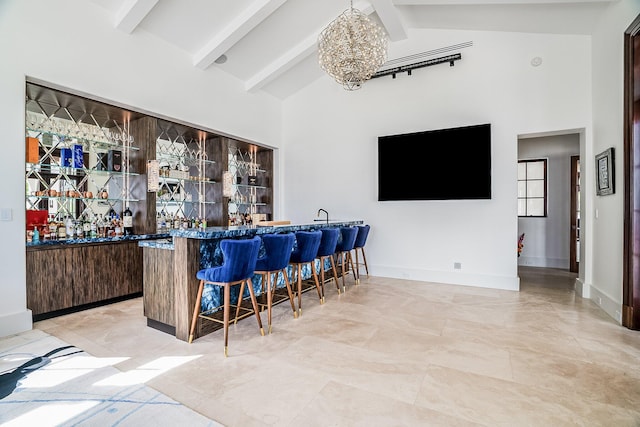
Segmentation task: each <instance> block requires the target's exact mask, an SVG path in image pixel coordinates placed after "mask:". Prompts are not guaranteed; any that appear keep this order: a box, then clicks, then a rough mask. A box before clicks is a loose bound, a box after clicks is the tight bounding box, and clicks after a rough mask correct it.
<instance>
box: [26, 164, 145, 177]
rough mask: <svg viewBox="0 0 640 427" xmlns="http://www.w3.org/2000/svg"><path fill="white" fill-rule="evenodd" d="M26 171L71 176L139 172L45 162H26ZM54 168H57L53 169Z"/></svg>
mask: <svg viewBox="0 0 640 427" xmlns="http://www.w3.org/2000/svg"><path fill="white" fill-rule="evenodd" d="M26 165H27V168H26V171H27V172H49V173H64V174H65V175H73V176H85V175H93V174H96V175H104V176H108V175H112V176H138V175H140V174H139V173H136V172H116V171H106V170H98V169H87V168H71V167H68V166H60V165H52V164H47V163H26ZM54 169H57V171H56V170H54Z"/></svg>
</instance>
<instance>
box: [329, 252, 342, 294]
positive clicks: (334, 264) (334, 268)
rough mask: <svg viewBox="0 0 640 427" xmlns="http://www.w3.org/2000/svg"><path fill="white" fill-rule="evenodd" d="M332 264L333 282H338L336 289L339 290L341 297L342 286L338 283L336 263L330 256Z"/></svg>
mask: <svg viewBox="0 0 640 427" xmlns="http://www.w3.org/2000/svg"><path fill="white" fill-rule="evenodd" d="M329 261H330V262H331V270H332V271H333V281H334V282H336V288H337V289H338V295H340V284H339V283H338V271H337V270H336V261H335V260H334V259H333V257H332V256H329Z"/></svg>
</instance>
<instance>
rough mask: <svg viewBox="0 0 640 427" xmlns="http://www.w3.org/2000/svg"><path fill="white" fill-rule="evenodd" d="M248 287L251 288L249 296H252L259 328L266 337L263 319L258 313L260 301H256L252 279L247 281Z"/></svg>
mask: <svg viewBox="0 0 640 427" xmlns="http://www.w3.org/2000/svg"><path fill="white" fill-rule="evenodd" d="M243 283H244V282H243ZM247 285H248V286H249V295H250V296H251V304H252V305H253V311H254V313H255V314H256V319H258V327H260V335H262V336H264V329H263V328H262V319H260V311H258V301H257V300H256V294H255V292H254V291H253V282H252V281H251V278H248V279H247Z"/></svg>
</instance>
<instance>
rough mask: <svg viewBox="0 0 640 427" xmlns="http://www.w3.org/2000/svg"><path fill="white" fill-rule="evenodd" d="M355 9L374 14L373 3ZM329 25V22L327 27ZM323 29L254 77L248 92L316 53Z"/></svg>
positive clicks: (261, 86)
mask: <svg viewBox="0 0 640 427" xmlns="http://www.w3.org/2000/svg"><path fill="white" fill-rule="evenodd" d="M354 8H356V9H358V10H359V11H360V12H362V13H364V14H366V15H371V14H372V13H373V12H374V9H373V6H372V5H371V3H369V2H366V1H360V2H357V3H356V4H355V5H354ZM338 13H340V12H338ZM336 16H338V15H336ZM328 24H329V22H327V25H328ZM323 29H324V27H323V28H320V29H318V30H316V31H314V32H313V33H312V34H311V35H310V36H309V37H307V38H306V39H304V40H303V41H301V42H300V43H298V44H297V45H295V46H294V47H292V48H291V49H289V50H288V51H287V52H285V53H284V54H283V55H281V56H280V57H278V58H277V59H275V60H274V61H272V62H271V63H270V64H269V65H267V66H266V67H264V68H263V69H261V70H260V71H258V72H257V73H256V74H254V75H253V77H251V78H250V79H249V80H247V81H246V82H245V84H244V88H245V90H246V91H247V92H253V91H257V90H259V89H262V88H263V87H264V86H265V85H267V84H268V83H270V82H271V81H273V80H274V79H276V78H277V77H278V76H280V75H282V74H283V73H284V72H286V71H288V70H290V69H291V68H292V67H293V66H294V65H296V64H297V63H299V62H300V61H302V60H303V59H305V58H306V57H307V56H309V55H311V54H312V53H313V52H315V51H316V49H317V45H318V36H319V35H320V32H321V31H322V30H323Z"/></svg>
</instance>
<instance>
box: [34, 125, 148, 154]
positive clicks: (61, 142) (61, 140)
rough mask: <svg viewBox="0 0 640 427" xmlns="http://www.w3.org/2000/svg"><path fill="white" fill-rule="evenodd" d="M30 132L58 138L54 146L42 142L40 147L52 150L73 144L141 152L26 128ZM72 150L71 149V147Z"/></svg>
mask: <svg viewBox="0 0 640 427" xmlns="http://www.w3.org/2000/svg"><path fill="white" fill-rule="evenodd" d="M26 129H27V131H28V132H34V133H36V134H38V135H51V136H55V137H56V138H58V142H57V143H53V141H52V144H46V143H45V142H44V141H40V145H42V146H43V147H47V148H51V147H58V146H60V147H65V146H68V145H70V144H71V145H72V144H81V145H82V146H83V148H89V147H88V146H89V145H90V146H92V147H93V148H100V149H103V150H118V151H126V150H133V151H137V150H140V148H139V147H133V146H128V147H125V146H124V145H122V144H116V143H113V142H108V141H99V140H96V139H91V138H84V137H79V136H73V135H65V134H61V133H57V132H51V131H45V130H42V129H33V128H30V127H27V128H26ZM74 141H75V142H74ZM69 148H71V147H69Z"/></svg>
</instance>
